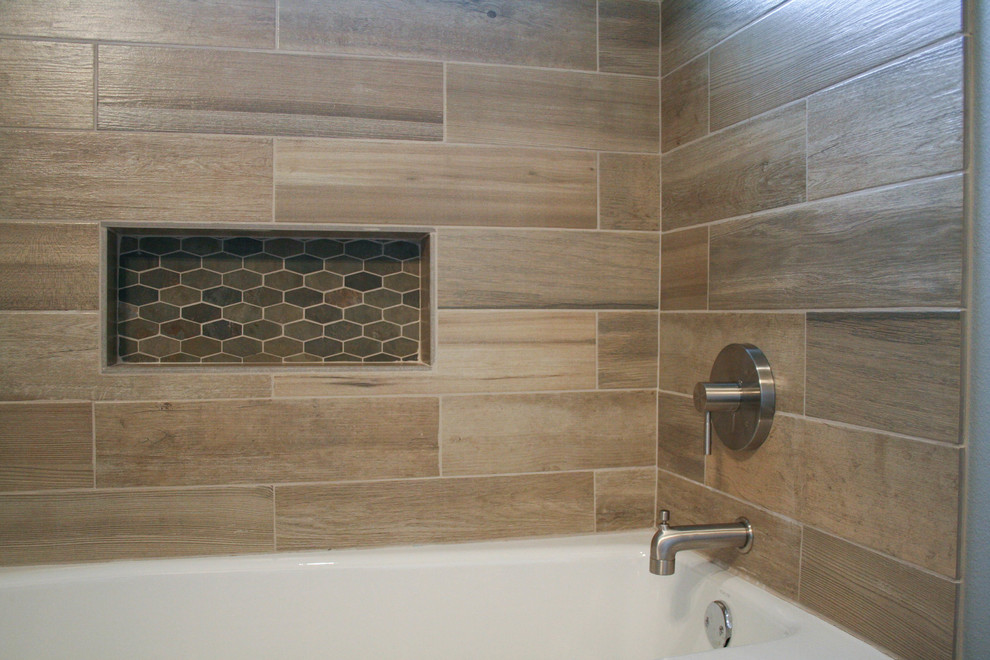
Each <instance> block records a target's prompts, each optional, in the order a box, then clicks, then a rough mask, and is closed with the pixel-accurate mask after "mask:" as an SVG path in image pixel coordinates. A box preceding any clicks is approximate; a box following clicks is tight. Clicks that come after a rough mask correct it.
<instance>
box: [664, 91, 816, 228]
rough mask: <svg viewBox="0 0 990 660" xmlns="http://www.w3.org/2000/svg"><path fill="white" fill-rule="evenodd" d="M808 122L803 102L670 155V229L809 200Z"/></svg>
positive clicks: (666, 192) (667, 181)
mask: <svg viewBox="0 0 990 660" xmlns="http://www.w3.org/2000/svg"><path fill="white" fill-rule="evenodd" d="M805 121H806V120H805V109H804V104H803V103H797V104H794V105H790V106H787V107H786V108H782V109H780V110H777V111H775V112H773V113H771V114H769V115H766V116H764V117H759V118H757V119H754V120H753V121H751V122H748V123H746V124H742V125H740V126H734V127H732V128H731V129H729V130H727V131H724V132H722V133H716V134H714V135H711V136H709V137H707V138H704V139H702V140H698V141H696V142H693V143H691V144H689V145H686V146H684V147H682V148H680V149H678V150H676V151H671V152H668V153H666V154H664V156H663V164H662V167H663V169H662V171H663V192H662V200H663V210H662V214H663V228H664V230H668V229H679V228H681V227H688V226H691V225H696V224H699V223H703V222H711V221H712V220H720V219H722V218H729V217H732V216H736V215H743V214H746V213H752V212H755V211H762V210H764V209H771V208H776V207H779V206H786V205H788V204H795V203H797V202H802V201H804V198H805Z"/></svg>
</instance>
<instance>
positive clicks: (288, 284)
mask: <svg viewBox="0 0 990 660" xmlns="http://www.w3.org/2000/svg"><path fill="white" fill-rule="evenodd" d="M109 240H113V241H116V243H115V245H116V263H115V264H113V266H114V268H112V270H111V273H112V274H113V275H114V282H115V284H116V286H115V288H114V290H113V291H112V292H111V294H113V293H114V292H115V294H116V295H115V296H113V295H111V300H113V299H116V318H115V320H114V322H113V327H114V328H115V331H116V332H115V334H116V340H115V341H116V344H115V346H114V348H115V349H116V358H117V362H118V363H125V364H133V363H150V364H166V363H167V364H173V363H198V364H204V363H207V364H215V363H230V364H234V363H239V364H255V365H265V364H306V363H310V364H315V363H320V364H324V363H382V362H393V363H415V362H420V361H421V360H422V353H423V352H422V351H421V337H423V335H424V334H425V333H424V332H423V331H422V327H421V326H422V323H423V322H424V319H423V316H424V313H423V304H422V303H423V300H422V299H423V298H424V297H425V293H424V291H425V290H424V279H426V275H425V274H424V273H423V269H422V267H421V266H422V261H423V248H422V245H421V244H420V242H418V241H416V240H407V239H405V238H398V239H389V238H312V237H297V236H292V237H287V236H275V237H270V236H267V235H264V234H259V235H256V236H241V235H238V236H222V235H218V236H210V235H197V236H179V235H169V236H163V235H148V234H126V233H119V234H118V233H115V232H111V233H110V235H109Z"/></svg>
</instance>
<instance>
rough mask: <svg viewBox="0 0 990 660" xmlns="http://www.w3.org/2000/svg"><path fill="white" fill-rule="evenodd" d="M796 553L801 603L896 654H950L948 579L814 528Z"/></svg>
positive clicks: (928, 657) (933, 658)
mask: <svg viewBox="0 0 990 660" xmlns="http://www.w3.org/2000/svg"><path fill="white" fill-rule="evenodd" d="M801 555H802V561H801V596H800V602H801V604H803V605H805V606H807V607H810V608H811V609H813V610H814V611H816V612H818V613H820V614H822V615H823V616H825V617H827V618H829V619H831V620H832V621H834V622H836V623H838V624H839V625H841V626H844V627H846V628H848V629H849V630H852V631H853V632H854V633H856V634H858V635H861V636H863V637H865V638H866V639H868V640H870V641H872V642H874V643H875V644H879V645H881V646H882V647H884V648H886V649H888V650H889V651H891V652H893V653H896V654H897V655H898V656H899V657H902V658H912V659H916V660H921V659H925V660H943V659H944V660H948V659H949V658H954V657H956V656H955V655H954V647H955V641H954V640H955V617H956V608H955V604H956V600H957V590H958V586H957V585H956V584H954V583H953V582H950V581H949V580H946V579H943V578H940V577H937V576H934V575H931V574H930V573H925V572H922V571H919V570H916V569H914V568H911V567H909V566H905V565H903V564H900V563H898V562H896V561H894V560H892V559H889V558H887V557H883V556H881V555H877V554H875V553H873V552H870V551H869V550H865V549H863V548H860V547H857V546H854V545H852V544H850V543H846V542H845V541H842V540H841V539H837V538H835V537H832V536H829V535H827V534H823V533H821V532H819V531H817V530H814V529H808V528H805V530H804V539H803V542H802V552H801Z"/></svg>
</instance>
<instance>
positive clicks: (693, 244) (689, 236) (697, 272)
mask: <svg viewBox="0 0 990 660" xmlns="http://www.w3.org/2000/svg"><path fill="white" fill-rule="evenodd" d="M660 309H662V310H664V311H669V310H676V309H708V227H695V228H694V229H687V230H684V231H678V232H673V233H667V234H664V235H662V236H661V237H660Z"/></svg>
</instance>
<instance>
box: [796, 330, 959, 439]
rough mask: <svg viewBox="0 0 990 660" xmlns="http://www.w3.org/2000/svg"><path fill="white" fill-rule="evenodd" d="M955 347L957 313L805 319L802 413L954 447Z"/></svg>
mask: <svg viewBox="0 0 990 660" xmlns="http://www.w3.org/2000/svg"><path fill="white" fill-rule="evenodd" d="M961 342H962V327H961V319H960V315H959V314H957V313H941V314H920V313H917V314H912V313H897V314H894V313H891V314H809V315H808V394H807V396H808V402H807V406H808V407H807V413H808V415H810V416H812V417H822V418H825V419H834V420H837V421H842V422H849V423H851V424H858V425H861V426H869V427H873V428H877V429H881V430H884V431H892V432H895V433H904V434H906V435H912V436H917V437H923V438H931V439H933V440H941V441H943V442H953V443H956V442H959V441H960V437H959V431H960V396H961V390H960V388H961V382H960V381H961V378H962V364H961V360H962V353H961V351H962V346H961ZM892 383H911V384H912V385H911V387H897V386H893V387H892V386H891V384H892Z"/></svg>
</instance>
